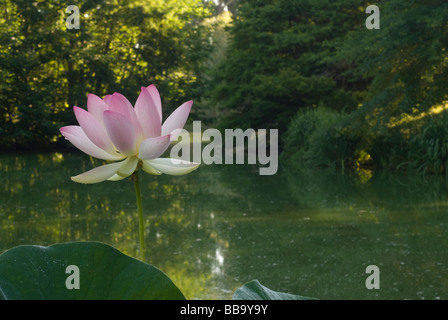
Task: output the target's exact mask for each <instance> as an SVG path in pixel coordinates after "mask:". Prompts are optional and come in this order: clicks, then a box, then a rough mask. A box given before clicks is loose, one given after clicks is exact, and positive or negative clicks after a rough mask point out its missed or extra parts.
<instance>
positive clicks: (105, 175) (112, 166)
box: [72, 158, 129, 184]
mask: <svg viewBox="0 0 448 320" xmlns="http://www.w3.org/2000/svg"><path fill="white" fill-rule="evenodd" d="M128 162H129V158H128V159H126V160H123V161H120V162H115V163H109V164H105V165H103V166H99V167H96V168H93V169H92V170H89V171H87V172H84V173H81V174H79V175H77V176H74V177H72V180H73V181H75V182H78V183H89V184H90V183H98V182H102V181H104V180H107V179H109V178H111V177H113V176H114V175H115V174H116V173H117V171H118V170H119V169H120V168H121V167H122V166H125V165H127V163H128Z"/></svg>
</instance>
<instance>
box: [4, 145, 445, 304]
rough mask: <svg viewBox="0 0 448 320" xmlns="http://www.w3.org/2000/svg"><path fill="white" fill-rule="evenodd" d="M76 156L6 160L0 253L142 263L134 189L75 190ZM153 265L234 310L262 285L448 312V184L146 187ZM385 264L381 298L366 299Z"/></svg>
mask: <svg viewBox="0 0 448 320" xmlns="http://www.w3.org/2000/svg"><path fill="white" fill-rule="evenodd" d="M99 164H100V162H98V161H97V162H95V161H93V160H91V159H89V158H88V157H86V156H84V155H81V154H63V153H53V154H32V155H25V154H23V155H2V156H1V157H0V177H1V178H0V179H1V182H2V183H1V185H0V190H1V193H0V252H2V251H4V250H6V249H8V248H11V247H13V246H16V245H20V244H40V245H50V244H53V243H56V242H66V241H83V240H94V241H102V242H106V243H108V244H111V245H113V246H115V247H116V248H118V249H120V250H121V251H123V252H125V253H126V254H129V255H131V256H135V257H138V235H137V234H138V221H137V212H136V205H135V196H134V190H133V185H132V183H131V182H129V181H127V180H124V181H120V182H105V183H100V184H95V185H80V184H76V183H74V182H72V181H71V180H70V176H73V175H76V174H78V173H80V172H83V171H86V170H88V169H90V168H92V167H93V166H94V165H99ZM141 182H142V192H143V206H144V212H145V224H146V228H147V229H146V244H147V247H148V249H147V261H148V262H149V263H152V264H154V265H155V266H157V267H159V268H160V269H161V270H163V271H164V272H165V273H167V274H168V275H169V276H170V277H171V278H172V279H173V281H174V282H175V283H176V284H177V285H178V286H179V288H180V289H181V290H182V291H183V292H184V294H185V295H186V296H187V298H189V299H229V298H231V296H232V294H233V292H234V291H235V290H236V289H237V288H238V287H240V286H241V285H242V284H243V283H244V282H246V281H249V280H252V279H258V280H259V281H260V282H261V283H263V284H265V285H266V286H268V287H270V288H272V289H274V290H280V291H287V292H291V293H296V294H302V295H308V296H315V297H318V298H321V299H375V298H379V299H420V298H425V299H447V298H448V292H447V289H446V288H448V283H447V281H448V280H447V277H446V274H447V267H446V261H447V250H446V248H447V245H448V240H447V239H448V237H447V235H448V219H447V206H448V199H447V195H448V192H447V191H448V190H447V189H448V188H447V187H448V185H447V181H446V179H444V178H441V177H438V176H434V177H430V178H423V177H415V176H410V175H405V174H386V173H376V172H360V173H353V174H341V173H337V172H334V171H326V170H320V171H306V170H300V169H299V168H293V167H281V168H280V169H279V172H278V174H277V175H274V176H259V175H258V168H257V167H255V166H253V167H252V166H241V165H234V166H230V165H227V166H223V165H221V166H205V165H203V166H201V167H200V169H199V170H197V171H195V172H194V173H192V174H189V175H186V176H181V177H172V176H165V175H162V176H150V175H146V174H145V175H142V181H141ZM370 264H374V265H378V267H379V268H380V271H381V289H380V290H367V289H366V287H365V279H366V277H367V276H368V275H367V274H365V269H366V267H367V266H368V265H370Z"/></svg>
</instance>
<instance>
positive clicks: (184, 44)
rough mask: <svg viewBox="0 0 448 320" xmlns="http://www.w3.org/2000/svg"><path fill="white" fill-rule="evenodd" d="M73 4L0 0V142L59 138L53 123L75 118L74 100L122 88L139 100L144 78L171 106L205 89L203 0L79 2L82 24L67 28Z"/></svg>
mask: <svg viewBox="0 0 448 320" xmlns="http://www.w3.org/2000/svg"><path fill="white" fill-rule="evenodd" d="M71 4H72V2H70V1H64V0H55V1H33V2H31V1H27V0H14V1H10V0H6V1H2V2H1V3H0V11H1V12H2V13H1V16H0V86H1V94H0V145H1V146H2V148H9V147H30V146H32V145H36V143H37V144H38V145H39V146H40V147H42V146H44V145H48V144H49V143H50V142H57V141H58V140H59V138H60V135H59V132H58V127H59V126H60V125H61V124H62V123H63V124H65V125H66V124H68V123H70V121H74V118H73V112H72V111H71V107H72V106H75V105H77V106H80V107H83V106H85V102H86V95H87V93H89V92H90V93H95V94H97V95H99V96H103V95H106V94H109V93H113V92H115V91H119V92H121V93H123V94H125V95H126V96H128V97H129V98H130V99H131V101H132V99H134V101H135V99H136V97H137V94H138V91H139V90H140V87H141V86H147V85H149V84H151V83H154V84H156V85H157V86H158V89H159V91H161V93H162V97H163V98H164V99H165V101H164V102H165V103H167V104H168V105H169V106H170V107H171V108H174V107H175V106H177V104H179V103H180V102H181V101H182V100H185V99H192V98H195V97H197V96H198V95H199V94H200V93H201V90H202V89H201V87H202V86H203V83H201V81H200V79H198V78H197V73H198V69H199V67H200V65H201V60H202V59H204V58H205V57H206V56H207V54H208V52H209V50H210V42H209V41H208V37H209V30H208V27H207V26H206V25H204V23H203V21H204V19H206V18H207V17H209V16H210V14H211V13H210V10H209V8H210V5H209V4H207V3H204V2H202V1H201V0H181V1H178V0H164V1H141V0H81V1H77V2H76V5H77V6H78V7H79V11H80V27H79V29H67V28H66V19H67V18H69V16H70V12H69V13H66V8H67V7H68V6H69V5H71ZM167 109H169V108H167ZM168 111H170V110H168Z"/></svg>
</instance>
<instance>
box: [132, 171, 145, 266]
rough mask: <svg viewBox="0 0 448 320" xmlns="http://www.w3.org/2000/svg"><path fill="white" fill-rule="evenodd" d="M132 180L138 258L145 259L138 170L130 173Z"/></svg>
mask: <svg viewBox="0 0 448 320" xmlns="http://www.w3.org/2000/svg"><path fill="white" fill-rule="evenodd" d="M131 180H132V181H134V187H135V195H136V199H137V209H138V234H139V240H140V260H142V261H143V262H144V261H145V228H144V225H143V206H142V194H141V191H140V183H139V181H138V170H136V171H135V172H134V173H133V174H132V178H131Z"/></svg>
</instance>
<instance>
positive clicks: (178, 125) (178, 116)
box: [162, 100, 193, 140]
mask: <svg viewBox="0 0 448 320" xmlns="http://www.w3.org/2000/svg"><path fill="white" fill-rule="evenodd" d="M192 105H193V101H191V100H190V101H188V102H185V103H184V104H182V105H181V106H180V107H178V108H177V109H176V110H174V111H173V113H172V114H171V115H170V116H169V117H168V119H166V120H165V122H164V123H163V125H162V135H163V136H164V135H166V134H170V133H172V134H173V136H172V138H171V139H172V140H176V139H177V137H176V136H175V135H176V134H177V135H178V134H179V130H177V131H175V132H174V133H173V131H174V130H176V129H182V128H183V127H184V126H185V122H187V118H188V115H189V114H190V110H191V106H192Z"/></svg>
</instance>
